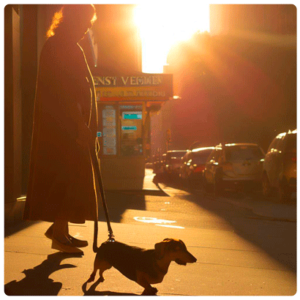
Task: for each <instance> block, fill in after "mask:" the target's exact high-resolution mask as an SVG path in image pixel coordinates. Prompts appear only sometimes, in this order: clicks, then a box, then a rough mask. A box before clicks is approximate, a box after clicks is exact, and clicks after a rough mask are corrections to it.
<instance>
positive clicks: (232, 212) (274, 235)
mask: <svg viewBox="0 0 300 300" xmlns="http://www.w3.org/2000/svg"><path fill="white" fill-rule="evenodd" d="M154 180H155V181H156V182H157V183H162V184H165V185H166V186H168V187H172V188H175V189H181V190H185V191H187V192H188V193H190V194H189V195H184V196H180V195H178V196H177V197H178V198H180V197H182V198H183V199H185V200H187V201H191V202H193V203H195V204H197V205H198V206H200V207H201V208H203V209H206V210H208V211H211V212H213V213H216V214H218V215H219V216H220V217H222V218H223V219H224V220H225V221H227V222H229V223H230V224H231V225H232V226H233V227H234V230H235V232H236V233H237V234H238V235H239V236H241V237H242V238H244V239H246V240H248V241H249V242H251V243H253V244H254V245H257V246H258V247H260V248H261V249H262V250H263V251H265V252H266V253H268V254H269V255H270V256H271V257H272V258H274V259H276V260H277V261H278V262H280V263H281V264H283V265H284V266H286V267H287V268H288V269H290V270H291V271H293V272H296V266H297V261H296V258H297V250H296V249H297V247H296V246H297V241H296V237H297V234H296V232H297V231H296V229H297V225H296V222H292V221H286V220H278V219H274V218H270V217H264V216H258V215H256V214H254V213H253V212H252V210H251V209H247V208H243V207H240V206H237V205H234V204H230V203H228V202H225V201H224V200H222V199H220V198H219V197H215V196H214V194H213V193H205V192H204V191H201V192H199V189H198V190H197V192H195V190H193V189H192V188H190V187H188V186H187V185H185V184H184V183H183V182H182V181H181V180H180V178H171V177H169V176H165V175H164V174H158V175H156V176H155V177H154ZM247 195H248V196H251V199H252V200H251V201H256V202H259V201H261V200H262V199H263V196H262V195H261V194H260V192H259V191H255V190H254V191H248V192H246V191H243V192H240V191H238V192H233V191H226V192H225V193H224V194H223V195H222V198H228V199H234V200H239V199H242V198H244V197H247ZM270 201H272V200H270ZM274 205H276V203H274ZM287 205H296V203H295V202H294V203H292V204H291V203H288V204H287ZM295 209H296V207H295Z"/></svg>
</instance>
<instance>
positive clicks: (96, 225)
mask: <svg viewBox="0 0 300 300" xmlns="http://www.w3.org/2000/svg"><path fill="white" fill-rule="evenodd" d="M97 239H98V220H95V223H94V243H93V251H94V252H95V253H97V252H98V249H99V248H98V246H97V243H98V242H97Z"/></svg>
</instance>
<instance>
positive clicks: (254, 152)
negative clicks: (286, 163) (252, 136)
mask: <svg viewBox="0 0 300 300" xmlns="http://www.w3.org/2000/svg"><path fill="white" fill-rule="evenodd" d="M264 156H265V155H264V152H263V150H262V149H261V148H260V147H259V146H258V145H257V144H251V143H236V144H225V145H221V144H220V145H218V146H216V148H215V150H213V151H212V153H211V154H210V156H209V157H208V159H207V162H206V165H205V169H204V172H203V176H204V178H203V181H204V182H203V184H204V187H205V189H206V190H209V189H211V188H213V190H214V191H215V193H216V194H219V193H222V191H223V190H224V189H226V188H231V189H232V188H233V189H236V188H241V187H245V184H252V185H253V184H255V185H257V186H259V184H260V181H261V176H262V170H263V161H264Z"/></svg>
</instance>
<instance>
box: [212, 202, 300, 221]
mask: <svg viewBox="0 0 300 300" xmlns="http://www.w3.org/2000/svg"><path fill="white" fill-rule="evenodd" d="M218 200H221V201H225V202H228V203H231V204H234V205H237V206H241V207H244V208H247V209H250V210H252V212H253V213H254V214H256V215H257V216H261V217H266V218H270V219H274V220H281V221H290V222H296V219H297V205H296V201H295V202H290V203H276V202H272V201H268V200H262V199H261V197H258V198H257V199H255V198H253V197H248V198H244V199H238V200H237V199H228V198H225V197H220V198H218Z"/></svg>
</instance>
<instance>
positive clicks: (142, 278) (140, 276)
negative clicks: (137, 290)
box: [137, 272, 157, 295]
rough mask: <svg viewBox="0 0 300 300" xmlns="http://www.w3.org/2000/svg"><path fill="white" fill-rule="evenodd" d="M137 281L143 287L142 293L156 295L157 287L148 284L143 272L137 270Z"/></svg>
mask: <svg viewBox="0 0 300 300" xmlns="http://www.w3.org/2000/svg"><path fill="white" fill-rule="evenodd" d="M137 283H138V284H139V285H140V286H142V287H143V288H144V289H145V290H144V291H143V293H142V295H156V293H157V289H156V288H154V287H152V286H151V285H150V283H149V282H148V280H147V279H146V278H145V274H144V273H141V272H137Z"/></svg>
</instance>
